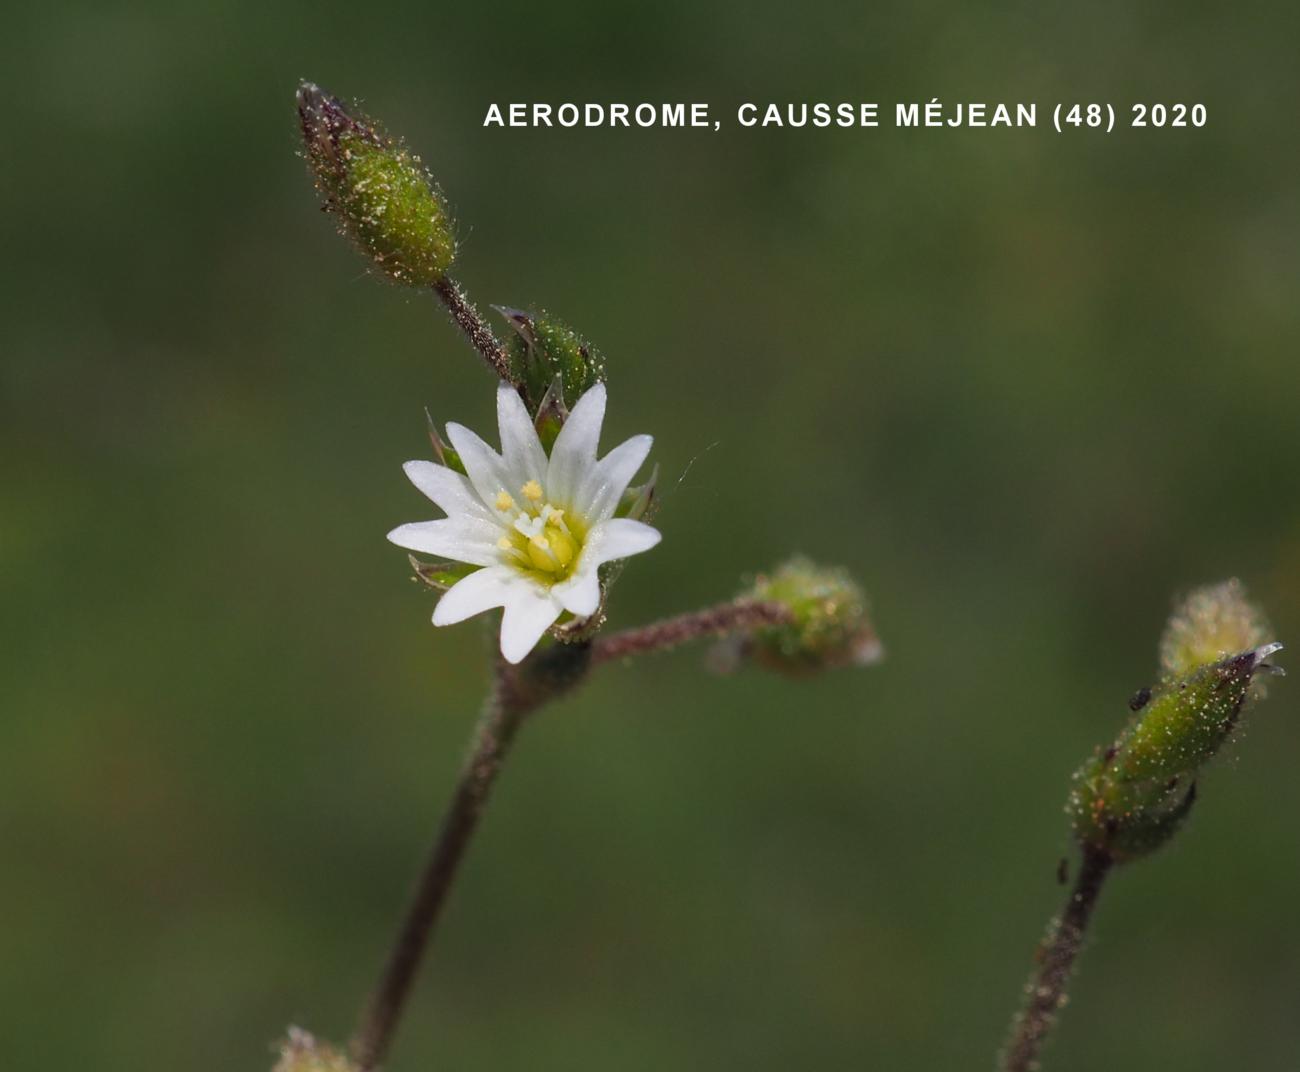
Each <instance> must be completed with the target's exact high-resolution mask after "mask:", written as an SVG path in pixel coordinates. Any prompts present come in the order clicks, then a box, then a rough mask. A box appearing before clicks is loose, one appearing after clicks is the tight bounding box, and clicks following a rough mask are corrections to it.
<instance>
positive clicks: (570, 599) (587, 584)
mask: <svg viewBox="0 0 1300 1072" xmlns="http://www.w3.org/2000/svg"><path fill="white" fill-rule="evenodd" d="M551 595H552V596H553V597H554V598H555V599H558V600H559V601H560V605H561V606H562V607H563V608H564V609H565V610H567V611H568V612H569V613H570V614H572V615H573V616H574V617H576V618H590V617H591V616H592V615H593V614H595V613H596V608H597V607H599V606H600V580H599V578H598V577H597V574H596V570H595V568H592V569H590V570H585V571H583V572H582V573H577V574H574V576H572V577H570V578H569V579H568V580H567V581H561V582H560V583H559V584H557V585H555V587H553V588H552V589H551Z"/></svg>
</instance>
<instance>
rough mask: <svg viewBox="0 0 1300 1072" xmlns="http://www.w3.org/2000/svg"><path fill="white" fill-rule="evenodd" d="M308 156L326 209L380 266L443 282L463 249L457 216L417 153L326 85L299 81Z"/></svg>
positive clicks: (408, 280) (410, 279)
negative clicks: (456, 234) (456, 233)
mask: <svg viewBox="0 0 1300 1072" xmlns="http://www.w3.org/2000/svg"><path fill="white" fill-rule="evenodd" d="M298 118H299V121H300V123H301V126H302V136H303V141H304V144H305V146H306V155H307V163H308V164H309V165H310V167H311V171H312V175H313V177H314V178H315V180H316V188H317V190H319V191H320V194H321V198H322V199H323V202H324V206H325V208H326V209H327V210H328V211H330V212H332V213H333V214H334V215H335V217H336V218H337V219H338V221H339V228H340V230H341V231H342V232H343V233H344V234H345V235H347V236H348V237H349V238H351V239H352V241H353V242H354V243H356V246H357V248H358V249H359V250H361V252H362V253H363V254H364V255H365V256H366V257H367V258H369V260H370V262H371V263H372V264H373V265H374V266H375V267H376V268H377V269H379V270H380V271H381V272H383V273H384V274H385V275H387V276H388V277H389V278H390V279H392V280H394V281H395V282H398V283H401V284H403V285H404V286H411V287H430V286H434V285H436V284H437V283H438V282H439V281H440V280H442V278H443V276H444V275H445V273H446V272H447V269H449V268H450V267H451V264H452V261H453V260H454V259H455V256H456V240H455V237H454V236H453V234H452V221H451V217H450V215H449V213H448V212H447V208H446V204H445V202H444V200H443V198H442V195H441V194H440V193H439V192H438V190H437V188H436V187H435V186H434V184H433V180H432V179H431V178H430V177H429V174H428V172H427V171H425V169H424V166H423V165H422V164H421V163H420V160H419V158H418V157H416V156H414V155H413V154H412V153H411V152H410V151H409V150H408V149H406V148H405V147H404V146H403V145H402V144H401V143H400V142H397V141H394V140H393V139H391V138H389V137H388V136H387V135H385V134H384V133H383V132H382V131H381V130H380V129H379V127H378V126H377V125H376V124H375V123H374V122H372V121H371V120H370V119H368V118H366V117H365V116H364V115H362V114H361V113H360V112H357V111H355V110H349V109H347V108H345V107H344V106H343V104H342V103H341V102H340V101H339V100H338V99H336V98H335V97H332V96H330V95H329V94H328V93H326V92H325V91H324V90H322V89H321V88H320V87H319V86H315V85H312V84H311V83H310V82H304V83H303V84H302V85H301V86H299V87H298Z"/></svg>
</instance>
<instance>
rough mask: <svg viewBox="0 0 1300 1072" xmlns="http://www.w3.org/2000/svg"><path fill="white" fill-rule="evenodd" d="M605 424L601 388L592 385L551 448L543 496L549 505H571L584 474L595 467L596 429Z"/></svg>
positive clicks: (598, 429)
mask: <svg viewBox="0 0 1300 1072" xmlns="http://www.w3.org/2000/svg"><path fill="white" fill-rule="evenodd" d="M604 420H605V385H604V384H603V383H598V384H596V386H595V387H593V388H591V389H590V390H589V391H588V392H587V393H586V394H585V395H583V396H582V397H581V398H580V399H578V401H577V403H576V404H575V405H574V407H573V411H572V412H571V413H570V414H569V419H568V420H566V421H565V422H564V427H563V428H561V429H560V434H559V435H558V436H556V437H555V446H553V447H552V448H551V465H550V470H549V472H548V473H547V477H546V493H547V496H548V497H549V498H550V500H551V501H552V502H556V503H560V504H563V505H564V506H573V505H574V498H573V497H574V493H575V492H576V491H577V490H578V488H579V485H580V484H581V481H582V478H583V476H584V474H585V473H586V472H587V471H588V470H589V469H591V468H592V466H594V465H595V464H596V448H597V446H598V445H599V444H600V426H601V424H603V423H604Z"/></svg>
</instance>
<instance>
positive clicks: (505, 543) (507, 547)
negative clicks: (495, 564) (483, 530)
mask: <svg viewBox="0 0 1300 1072" xmlns="http://www.w3.org/2000/svg"><path fill="white" fill-rule="evenodd" d="M497 546H498V547H499V548H501V550H503V551H512V550H514V546H515V545H514V544H513V543H511V542H510V540H509V539H508V538H507V537H505V536H502V537H501V539H499V540H497Z"/></svg>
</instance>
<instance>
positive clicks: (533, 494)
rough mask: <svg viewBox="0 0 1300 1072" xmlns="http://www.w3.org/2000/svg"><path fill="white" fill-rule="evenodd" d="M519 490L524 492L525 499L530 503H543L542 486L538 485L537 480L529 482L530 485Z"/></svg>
mask: <svg viewBox="0 0 1300 1072" xmlns="http://www.w3.org/2000/svg"><path fill="white" fill-rule="evenodd" d="M519 490H520V491H522V492H523V495H524V498H525V499H527V500H528V501H529V502H535V503H536V502H541V501H542V485H541V484H539V483H537V481H536V480H530V481H528V483H527V484H525V485H524V486H523V487H522V488H520V489H519Z"/></svg>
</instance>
